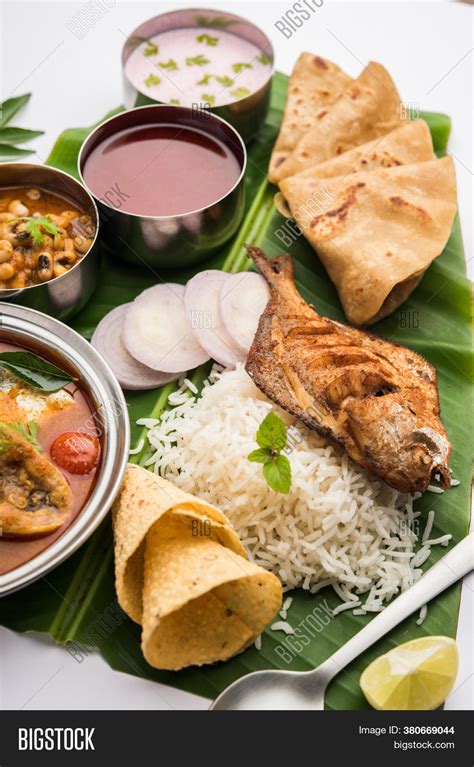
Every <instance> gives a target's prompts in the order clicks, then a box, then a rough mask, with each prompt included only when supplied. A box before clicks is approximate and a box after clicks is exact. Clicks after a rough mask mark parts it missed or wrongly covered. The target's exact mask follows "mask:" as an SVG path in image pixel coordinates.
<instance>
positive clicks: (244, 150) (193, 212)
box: [56, 104, 248, 279]
mask: <svg viewBox="0 0 474 767" xmlns="http://www.w3.org/2000/svg"><path fill="white" fill-rule="evenodd" d="M147 109H171V110H175V109H176V110H186V111H187V112H192V109H191V107H182V106H175V105H174V104H144V105H143V106H140V107H133V109H126V110H124V111H123V112H119V113H118V114H116V115H112V117H108V118H107V119H106V120H104V121H103V122H101V123H100V124H99V125H96V127H95V128H94V130H93V131H92V132H91V133H89V135H88V136H87V138H86V139H85V140H84V142H83V144H82V145H81V148H80V150H79V154H78V157H77V171H78V173H79V177H80V179H81V182H82V184H83V185H84V187H85V189H86V191H87V192H88V193H89V195H91V196H94V193H93V192H92V190H91V188H90V187H89V186H88V184H87V183H86V181H85V180H84V177H83V175H82V169H81V163H82V155H83V151H84V149H85V147H86V144H87V142H88V141H89V140H90V139H92V137H93V136H94V134H95V133H96V132H97V131H99V130H100V129H101V128H103V127H104V125H107V124H108V123H110V122H112V121H113V120H116V119H117V118H119V117H122V116H123V115H127V114H131V113H133V112H141V111H144V110H147ZM208 114H209V116H210V119H211V120H217V121H218V122H221V123H223V124H224V125H226V126H227V127H228V128H230V130H231V131H232V133H233V134H235V136H236V137H237V139H238V140H239V142H240V145H241V149H242V168H241V171H240V174H239V177H238V179H237V181H236V182H235V183H234V185H233V186H232V187H231V188H230V189H229V190H228V191H227V192H226V193H225V194H223V195H222V196H221V197H219V198H218V199H217V200H214V201H213V202H211V203H210V204H209V205H204V206H203V207H202V208H196V209H195V210H188V211H186V212H185V213H175V214H174V215H171V216H147V215H143V214H141V213H129V212H128V211H127V210H121V209H120V208H112V207H111V206H110V205H108V204H107V203H105V202H103V201H102V200H101V199H100V197H96V198H95V199H97V200H99V201H100V204H101V205H102V206H103V207H104V208H107V209H108V210H110V211H113V213H114V214H116V213H121V214H122V215H124V216H133V217H134V218H139V219H142V220H147V221H169V220H173V219H176V218H179V219H184V218H186V217H187V216H194V215H196V214H198V213H203V212H204V211H205V210H210V209H211V208H212V207H214V205H217V204H218V203H220V202H222V200H225V199H226V198H227V197H229V196H230V195H231V194H232V193H233V192H234V191H235V190H236V189H237V188H238V187H239V185H240V184H241V183H242V181H243V179H244V176H245V172H246V170H247V161H248V154H247V147H246V146H245V142H244V140H243V138H242V136H241V135H240V133H239V132H238V131H237V130H236V129H235V128H234V126H233V125H231V124H230V122H228V121H227V120H224V118H223V117H220V116H219V115H216V114H214V112H209V113H208ZM177 124H179V123H177ZM196 130H201V129H200V128H197V129H196ZM203 132H205V131H204V130H203ZM84 165H85V163H84ZM73 268H74V267H73ZM71 271H72V270H71ZM61 276H63V275H61ZM56 279H59V278H57V277H56Z"/></svg>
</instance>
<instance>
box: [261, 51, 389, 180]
mask: <svg viewBox="0 0 474 767" xmlns="http://www.w3.org/2000/svg"><path fill="white" fill-rule="evenodd" d="M403 117H404V110H402V104H401V101H400V96H399V95H398V91H397V89H396V87H395V83H394V82H393V80H392V78H391V77H390V75H389V73H388V72H387V70H386V69H385V67H383V66H382V65H381V64H377V62H374V61H371V62H370V63H369V64H368V65H367V66H366V68H365V69H364V71H363V72H362V74H361V75H360V76H359V77H358V78H357V80H354V81H353V82H352V83H351V84H350V85H349V86H348V88H347V89H346V90H345V91H344V93H343V94H342V95H341V97H340V98H339V99H338V100H337V101H336V102H335V104H333V106H331V107H329V109H328V110H327V111H326V110H322V111H320V112H319V114H318V120H317V125H316V126H315V127H313V128H310V129H309V130H308V131H306V132H305V133H304V134H303V136H302V137H301V138H300V140H299V141H298V143H297V144H296V146H295V148H294V150H293V151H292V153H291V154H290V155H289V156H288V157H287V158H286V159H285V160H284V161H283V162H282V163H281V164H280V165H279V166H278V167H277V168H276V169H275V170H274V172H273V174H272V181H274V182H279V181H281V180H282V179H283V178H286V177H287V176H294V175H295V174H296V173H299V172H300V171H302V170H304V169H305V168H309V167H311V166H312V165H318V164H319V163H321V162H325V161H326V160H329V159H330V158H331V157H336V156H337V155H340V154H342V153H343V152H347V151H348V150H349V149H353V147H355V146H360V144H365V143H367V142H368V141H372V140H373V139H377V138H381V137H382V136H384V135H386V134H387V133H389V132H390V131H391V130H392V129H393V128H395V127H397V126H398V125H399V124H400V122H401V121H402V119H403Z"/></svg>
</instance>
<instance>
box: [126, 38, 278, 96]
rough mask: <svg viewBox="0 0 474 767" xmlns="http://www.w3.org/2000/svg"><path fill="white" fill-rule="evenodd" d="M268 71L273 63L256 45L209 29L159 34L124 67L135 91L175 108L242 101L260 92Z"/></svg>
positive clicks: (136, 52) (133, 55)
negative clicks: (175, 106)
mask: <svg viewBox="0 0 474 767" xmlns="http://www.w3.org/2000/svg"><path fill="white" fill-rule="evenodd" d="M270 71H271V61H270V58H269V57H268V56H267V55H266V53H265V52H264V51H262V50H260V49H259V48H258V47H257V46H256V45H254V44H253V43H250V42H249V41H247V40H244V39H243V38H241V37H238V36H237V35H234V34H233V33H232V32H227V31H224V30H221V29H212V28H207V27H195V28H194V27H193V28H184V29H172V30H169V31H167V32H161V33H160V34H158V35H155V36H154V37H152V38H151V39H150V40H146V41H143V42H142V43H141V44H140V45H139V46H138V47H137V48H136V49H135V50H134V51H133V53H132V54H131V56H130V57H129V59H128V61H127V63H126V66H125V73H126V75H127V77H128V79H129V80H130V82H131V83H132V84H133V85H134V86H135V88H137V90H139V91H140V92H141V93H143V94H144V95H146V96H148V97H150V98H152V99H154V100H156V101H162V102H164V103H166V104H175V105H177V106H192V105H195V104H199V105H206V106H210V107H214V106H222V105H224V104H230V103H232V102H234V101H239V100H240V99H243V98H245V97H246V96H250V94H251V93H254V92H255V91H257V90H259V89H260V88H261V87H262V86H263V85H264V84H265V83H266V82H267V80H268V77H269V74H270Z"/></svg>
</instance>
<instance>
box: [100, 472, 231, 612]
mask: <svg viewBox="0 0 474 767" xmlns="http://www.w3.org/2000/svg"><path fill="white" fill-rule="evenodd" d="M177 510H179V511H180V513H181V514H184V513H187V514H189V515H190V517H191V518H192V519H195V520H196V521H198V522H201V523H204V522H205V520H208V522H206V523H205V524H206V525H207V526H208V527H209V528H210V529H211V532H212V535H213V537H215V538H216V540H218V541H219V543H221V544H222V545H223V546H225V547H227V548H229V549H232V550H233V551H235V552H236V553H237V554H240V555H242V556H245V550H244V548H243V546H242V544H241V543H240V541H239V538H238V536H237V533H236V532H235V531H234V530H233V529H232V527H231V525H230V523H229V520H228V519H227V517H226V516H225V515H224V514H222V512H221V511H219V509H216V508H215V506H211V504H209V503H206V502H205V501H201V500H199V499H198V498H196V497H195V496H193V495H189V494H188V493H184V492H183V491H182V490H180V489H179V488H178V487H175V485H173V484H172V483H171V482H167V481H166V480H165V479H161V477H157V476H156V475H155V474H152V473H151V472H149V471H147V470H146V469H142V468H141V467H140V466H134V465H133V464H129V465H128V466H127V470H126V472H125V477H124V480H123V483H122V487H121V490H120V494H119V496H118V498H117V499H116V501H115V503H114V506H113V509H112V517H113V524H114V537H115V582H116V583H115V585H116V589H117V596H118V600H119V603H120V606H121V607H122V609H123V610H124V611H125V612H126V613H127V615H129V616H130V618H132V620H134V621H135V622H136V623H140V622H141V619H142V592H143V570H144V555H145V539H146V536H147V533H148V531H149V530H150V528H151V527H152V526H153V525H154V523H155V522H157V521H158V520H159V519H160V517H162V516H163V514H166V513H167V512H175V511H177Z"/></svg>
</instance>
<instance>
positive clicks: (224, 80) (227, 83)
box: [216, 75, 234, 88]
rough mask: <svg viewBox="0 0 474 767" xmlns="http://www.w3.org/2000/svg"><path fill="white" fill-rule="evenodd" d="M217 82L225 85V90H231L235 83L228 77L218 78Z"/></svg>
mask: <svg viewBox="0 0 474 767" xmlns="http://www.w3.org/2000/svg"><path fill="white" fill-rule="evenodd" d="M216 80H217V82H218V83H220V85H223V86H224V88H229V87H230V86H231V85H233V84H234V81H233V80H232V78H231V77H228V76H227V75H222V77H217V76H216Z"/></svg>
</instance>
